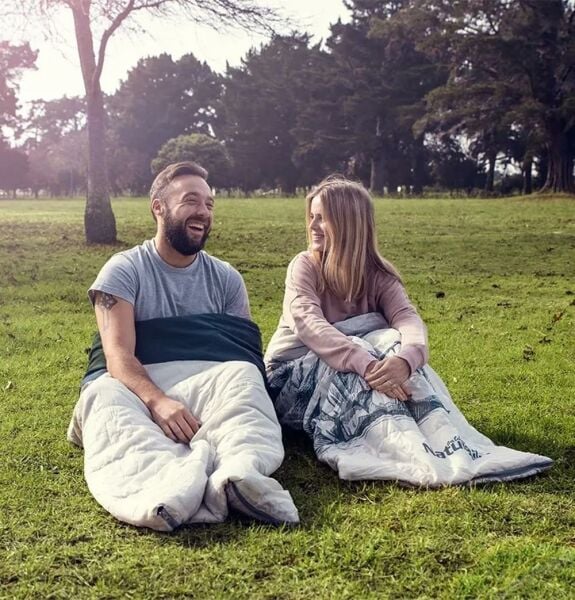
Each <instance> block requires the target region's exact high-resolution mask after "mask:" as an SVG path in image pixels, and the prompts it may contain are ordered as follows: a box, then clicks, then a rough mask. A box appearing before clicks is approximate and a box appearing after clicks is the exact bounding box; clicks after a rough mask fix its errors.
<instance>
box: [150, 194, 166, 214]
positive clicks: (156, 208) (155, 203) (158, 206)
mask: <svg viewBox="0 0 575 600" xmlns="http://www.w3.org/2000/svg"><path fill="white" fill-rule="evenodd" d="M152 213H153V214H154V215H155V216H156V217H160V216H162V215H163V214H164V203H163V202H162V201H161V200H160V199H159V198H154V199H153V200H152Z"/></svg>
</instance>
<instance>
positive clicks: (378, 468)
mask: <svg viewBox="0 0 575 600" xmlns="http://www.w3.org/2000/svg"><path fill="white" fill-rule="evenodd" d="M306 222H307V236H308V249H307V250H306V251H304V252H301V253H300V254H298V255H297V256H296V257H295V258H294V259H293V260H292V261H291V263H290V265H289V267H288V272H287V277H286V289H285V297H284V302H283V312H282V316H281V319H280V323H279V326H278V329H277V331H276V332H275V334H274V336H273V337H272V339H271V341H270V343H269V345H268V349H267V352H266V356H265V360H266V365H267V374H268V380H269V385H270V388H271V391H272V397H273V398H274V403H275V407H276V410H277V412H278V415H279V418H280V421H281V422H282V424H283V425H285V426H289V427H292V428H296V429H303V430H304V431H306V432H307V433H308V434H309V435H310V437H311V438H312V439H313V442H314V448H315V451H316V454H317V456H318V458H319V459H320V460H322V461H324V462H326V463H328V464H329V465H330V466H332V468H334V469H335V470H337V471H338V473H339V476H340V477H341V478H342V479H390V480H398V481H402V482H404V483H407V484H410V485H420V486H431V487H435V486H441V485H450V484H460V483H468V482H473V483H478V482H487V481H493V480H496V481H502V480H510V479H517V478H522V477H527V476H530V475H533V474H535V473H539V472H541V471H543V470H545V469H548V468H549V467H550V466H551V465H552V461H551V460H550V459H548V458H546V457H544V456H539V455H536V454H530V453H525V452H519V451H516V450H512V449H509V448H504V447H500V446H496V445H495V444H493V443H492V442H491V441H490V440H489V439H488V438H486V437H485V436H483V435H482V434H480V433H479V432H478V431H477V430H475V429H474V428H473V427H472V426H471V425H469V423H468V422H467V421H466V420H465V418H464V417H463V415H462V414H461V413H460V411H459V410H458V409H457V408H456V406H455V405H454V404H453V401H452V400H451V398H450V396H449V392H448V391H447V389H446V388H445V385H444V384H443V382H442V381H441V379H440V378H439V377H438V376H437V374H436V373H435V372H434V371H433V369H431V367H429V365H427V360H428V350H427V330H426V327H425V324H424V323H423V321H422V320H421V318H420V317H419V315H418V314H417V311H416V310H415V308H414V307H413V305H412V304H411V302H410V301H409V298H408V296H407V293H406V291H405V288H404V286H403V283H402V281H401V277H400V275H399V273H398V272H397V270H396V269H395V267H394V266H393V265H392V264H391V263H390V262H388V261H387V260H385V259H384V258H383V257H382V256H381V255H380V253H379V251H378V249H377V239H376V231H375V219H374V208H373V202H372V200H371V198H370V196H369V193H368V192H367V190H366V189H365V188H364V187H363V186H362V185H360V184H358V183H356V182H353V181H349V180H346V179H343V178H336V177H330V178H328V179H325V180H324V181H322V182H321V183H320V184H319V185H318V186H317V187H316V188H315V189H314V190H313V191H312V192H311V193H310V194H309V196H308V197H307V199H306Z"/></svg>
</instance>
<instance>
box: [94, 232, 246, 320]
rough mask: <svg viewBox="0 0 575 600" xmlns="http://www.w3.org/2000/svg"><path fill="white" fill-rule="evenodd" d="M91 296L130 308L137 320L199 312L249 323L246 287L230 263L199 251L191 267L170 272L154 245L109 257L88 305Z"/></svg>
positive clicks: (146, 243)
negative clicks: (120, 301)
mask: <svg viewBox="0 0 575 600" xmlns="http://www.w3.org/2000/svg"><path fill="white" fill-rule="evenodd" d="M95 291H101V292H106V293H108V294H112V295H113V296H117V297H118V298H122V299H123V300H126V301H127V302H129V303H130V304H132V305H133V306H134V318H135V320H136V321H144V320H147V319H157V318H160V317H180V316H186V315H197V314H201V313H212V314H213V313H216V314H227V315H234V316H237V317H244V318H246V319H249V318H250V306H249V301H248V294H247V291H246V286H245V284H244V281H243V279H242V276H241V275H240V274H239V273H238V272H237V271H236V270H235V269H234V268H233V267H232V266H231V265H230V264H229V263H227V262H224V261H222V260H219V259H217V258H214V257H213V256H210V255H209V254H206V253H205V252H204V251H201V252H199V253H198V255H197V257H196V260H194V262H193V263H192V264H191V265H190V266H189V267H183V268H178V267H172V266H171V265H169V264H167V263H166V262H165V261H164V260H163V259H162V258H161V257H160V255H159V254H158V251H157V250H156V246H155V244H154V240H146V241H145V242H144V243H143V244H142V245H141V246H135V247H134V248H132V249H130V250H126V251H124V252H119V253H118V254H115V255H114V256H112V258H110V260H109V261H108V262H107V263H106V264H105V265H104V266H103V267H102V269H101V271H100V273H99V274H98V277H96V281H94V283H93V284H92V286H91V287H90V290H89V292H88V294H89V296H90V299H91V300H92V302H94V292H95Z"/></svg>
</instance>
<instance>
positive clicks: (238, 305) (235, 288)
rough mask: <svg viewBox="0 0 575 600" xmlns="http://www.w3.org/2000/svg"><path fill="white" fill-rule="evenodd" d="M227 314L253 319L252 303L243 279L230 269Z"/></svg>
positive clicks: (227, 287) (227, 285) (226, 303)
mask: <svg viewBox="0 0 575 600" xmlns="http://www.w3.org/2000/svg"><path fill="white" fill-rule="evenodd" d="M225 307H226V308H225V313H226V314H227V315H233V316H235V317H243V318H244V319H251V313H250V301H249V298H248V291H247V289H246V284H245V283H244V280H243V277H242V276H241V275H240V274H239V273H238V271H236V270H235V269H234V268H233V267H230V270H229V275H228V280H227V284H226V299H225Z"/></svg>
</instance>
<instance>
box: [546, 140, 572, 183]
mask: <svg viewBox="0 0 575 600" xmlns="http://www.w3.org/2000/svg"><path fill="white" fill-rule="evenodd" d="M547 148H548V159H549V165H548V168H547V178H546V180H545V184H544V186H543V187H542V188H541V192H564V193H567V194H573V193H575V182H574V180H573V153H572V151H571V149H570V145H569V139H568V137H567V135H566V134H565V133H564V132H563V131H561V132H558V133H554V134H553V135H552V136H551V139H550V141H549V144H548V146H547Z"/></svg>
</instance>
